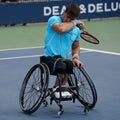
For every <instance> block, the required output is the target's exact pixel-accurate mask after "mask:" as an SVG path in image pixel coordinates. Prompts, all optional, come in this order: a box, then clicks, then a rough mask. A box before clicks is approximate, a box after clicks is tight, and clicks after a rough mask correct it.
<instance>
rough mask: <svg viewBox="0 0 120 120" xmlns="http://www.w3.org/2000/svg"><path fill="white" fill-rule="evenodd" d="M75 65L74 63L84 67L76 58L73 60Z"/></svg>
mask: <svg viewBox="0 0 120 120" xmlns="http://www.w3.org/2000/svg"><path fill="white" fill-rule="evenodd" d="M73 63H74V64H75V65H76V66H77V67H81V66H83V63H82V62H81V61H80V60H79V59H77V58H74V59H73Z"/></svg>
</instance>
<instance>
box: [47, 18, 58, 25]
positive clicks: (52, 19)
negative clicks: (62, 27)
mask: <svg viewBox="0 0 120 120" xmlns="http://www.w3.org/2000/svg"><path fill="white" fill-rule="evenodd" d="M48 23H49V25H50V26H51V27H52V25H53V24H55V23H60V20H59V19H58V16H52V17H50V18H49V20H48Z"/></svg>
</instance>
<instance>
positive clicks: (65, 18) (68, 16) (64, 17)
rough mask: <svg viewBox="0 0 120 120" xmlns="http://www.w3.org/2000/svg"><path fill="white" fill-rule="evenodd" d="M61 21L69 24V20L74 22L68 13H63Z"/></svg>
mask: <svg viewBox="0 0 120 120" xmlns="http://www.w3.org/2000/svg"><path fill="white" fill-rule="evenodd" d="M62 19H63V22H70V21H71V20H74V19H75V18H72V17H71V16H70V15H69V14H68V13H66V12H64V13H63V16H62Z"/></svg>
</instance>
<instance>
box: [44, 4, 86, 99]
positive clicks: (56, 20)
mask: <svg viewBox="0 0 120 120" xmlns="http://www.w3.org/2000/svg"><path fill="white" fill-rule="evenodd" d="M79 14H80V8H79V6H77V5H76V4H69V5H67V6H66V9H65V11H64V12H63V14H62V15H61V16H52V17H50V18H49V20H48V24H47V29H46V36H45V47H44V56H45V57H55V56H60V57H61V58H63V59H66V58H67V57H68V55H69V53H70V52H71V53H72V56H73V57H72V62H73V63H74V64H76V65H77V66H78V67H79V66H81V65H82V62H81V61H80V60H79V55H80V44H79V40H80V29H79V28H78V27H77V26H76V25H77V24H82V25H83V27H82V29H85V25H84V22H82V21H81V20H77V19H76V18H77V17H78V16H79ZM62 62H63V61H62ZM69 63H70V62H63V64H62V65H61V66H65V65H66V69H71V68H69V66H71V64H69ZM64 64H65V65H64ZM50 68H51V66H50ZM68 77H69V72H68V73H65V74H64V75H63V74H61V75H60V76H59V78H61V79H62V80H61V81H62V85H65V83H66V81H67V79H68ZM58 85H59V84H58V80H56V83H55V85H54V87H57V86H58ZM56 96H57V97H59V93H58V92H56ZM62 96H70V93H69V92H63V93H62Z"/></svg>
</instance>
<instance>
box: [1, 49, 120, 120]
mask: <svg viewBox="0 0 120 120" xmlns="http://www.w3.org/2000/svg"><path fill="white" fill-rule="evenodd" d="M40 51H41V53H40ZM36 54H37V55H39V54H42V50H41V49H24V50H11V51H0V57H1V58H0V120H13V119H16V120H48V119H49V120H55V119H59V117H58V116H57V112H58V109H59V108H58V106H57V105H56V104H55V103H54V102H53V104H52V105H48V106H47V107H44V106H41V107H40V108H39V109H38V110H37V111H36V112H35V113H34V114H32V115H25V114H24V113H23V112H22V111H21V109H20V106H19V91H20V87H21V84H22V81H23V79H24V77H25V75H26V73H27V71H28V70H29V69H30V68H31V67H32V66H33V65H35V64H37V63H39V57H38V56H37V55H36ZM33 55H34V56H33ZM35 55H36V56H35ZM81 60H82V61H83V62H84V67H85V68H86V70H87V72H88V73H89V74H90V76H91V78H92V79H93V82H94V84H95V86H96V89H97V94H98V101H97V104H96V106H95V108H94V109H93V110H90V112H88V114H87V115H85V114H84V112H83V110H84V108H83V106H82V105H81V103H79V102H78V101H76V102H75V103H72V101H68V102H62V104H63V107H64V114H63V115H62V116H61V119H62V120H67V119H69V120H73V119H75V120H119V119H120V116H119V115H120V110H119V107H120V104H119V102H120V95H119V91H120V56H119V55H112V54H105V53H98V52H89V51H82V53H81ZM50 82H54V81H53V80H50ZM48 102H49V101H48Z"/></svg>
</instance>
